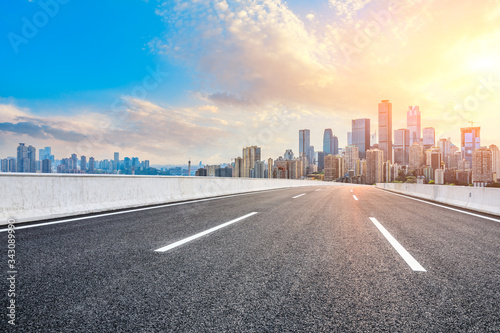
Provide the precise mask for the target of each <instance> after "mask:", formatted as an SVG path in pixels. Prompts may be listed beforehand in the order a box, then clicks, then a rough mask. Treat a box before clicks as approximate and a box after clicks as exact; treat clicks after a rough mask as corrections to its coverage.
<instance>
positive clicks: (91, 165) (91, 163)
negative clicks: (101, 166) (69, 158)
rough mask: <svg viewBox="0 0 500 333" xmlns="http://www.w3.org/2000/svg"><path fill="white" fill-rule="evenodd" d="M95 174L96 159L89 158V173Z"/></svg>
mask: <svg viewBox="0 0 500 333" xmlns="http://www.w3.org/2000/svg"><path fill="white" fill-rule="evenodd" d="M94 172H95V159H94V158H93V157H91V158H89V170H88V173H94Z"/></svg>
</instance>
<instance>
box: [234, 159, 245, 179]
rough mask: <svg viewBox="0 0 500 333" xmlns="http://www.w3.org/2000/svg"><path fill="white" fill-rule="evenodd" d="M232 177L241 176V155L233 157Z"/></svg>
mask: <svg viewBox="0 0 500 333" xmlns="http://www.w3.org/2000/svg"><path fill="white" fill-rule="evenodd" d="M233 177H243V159H242V158H241V157H236V158H235V159H234V170H233Z"/></svg>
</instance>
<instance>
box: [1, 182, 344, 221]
mask: <svg viewBox="0 0 500 333" xmlns="http://www.w3.org/2000/svg"><path fill="white" fill-rule="evenodd" d="M0 185H1V186H0V189H1V191H0V225H4V224H7V220H8V219H9V218H13V219H15V220H16V222H27V221H38V220H44V219H52V218H57V217H64V216H71V215H81V214H89V213H96V212H103V211H109V210H117V209H123V208H131V207H141V206H149V205H156V204H164V203H169V202H176V201H183V200H192V199H200V198H207V197H215V196H222V195H229V194H238V193H245V192H253V191H262V190H271V189H279V188H287V187H297V186H313V185H315V186H318V185H320V186H323V185H343V184H339V183H330V182H321V181H311V180H288V179H251V178H215V177H169V176H167V177H165V176H130V175H86V174H81V175H78V174H76V175H74V174H29V173H0ZM350 186H352V185H350Z"/></svg>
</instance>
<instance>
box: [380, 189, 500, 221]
mask: <svg viewBox="0 0 500 333" xmlns="http://www.w3.org/2000/svg"><path fill="white" fill-rule="evenodd" d="M376 189H377V190H380V191H383V192H386V193H390V194H394V195H399V196H400V197H403V198H407V199H412V200H415V201H420V202H423V203H426V204H429V205H433V206H438V207H441V208H446V209H449V210H452V211H455V212H460V213H464V214H468V215H472V216H476V217H480V218H483V219H486V220H491V221H495V222H498V223H500V220H499V219H495V218H493V217H488V216H483V215H479V214H474V213H471V212H466V211H465V210H460V209H456V208H451V207H447V206H443V205H440V204H437V203H433V202H429V201H425V200H420V199H417V198H413V197H410V196H407V195H402V194H399V193H394V192H390V191H387V190H382V189H380V188H376Z"/></svg>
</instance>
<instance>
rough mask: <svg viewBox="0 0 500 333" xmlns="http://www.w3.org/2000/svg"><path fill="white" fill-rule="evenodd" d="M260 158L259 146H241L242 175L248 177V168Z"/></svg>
mask: <svg viewBox="0 0 500 333" xmlns="http://www.w3.org/2000/svg"><path fill="white" fill-rule="evenodd" d="M260 160H261V148H260V147H257V146H251V147H245V148H243V176H242V177H246V178H249V177H250V169H253V167H254V164H255V162H256V161H260Z"/></svg>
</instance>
